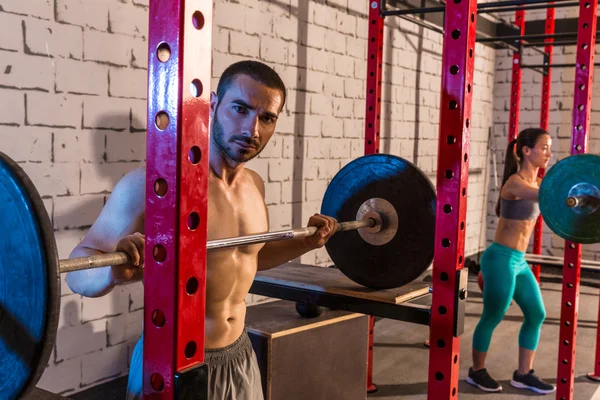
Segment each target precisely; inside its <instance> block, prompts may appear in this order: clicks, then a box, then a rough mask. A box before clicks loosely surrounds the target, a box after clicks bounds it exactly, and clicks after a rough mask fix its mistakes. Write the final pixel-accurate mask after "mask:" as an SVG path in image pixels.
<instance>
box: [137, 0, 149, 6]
mask: <svg viewBox="0 0 600 400" xmlns="http://www.w3.org/2000/svg"><path fill="white" fill-rule="evenodd" d="M133 4H137V5H140V6H145V7H149V6H150V0H133Z"/></svg>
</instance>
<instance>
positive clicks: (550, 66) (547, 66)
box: [521, 63, 600, 68]
mask: <svg viewBox="0 0 600 400" xmlns="http://www.w3.org/2000/svg"><path fill="white" fill-rule="evenodd" d="M576 66H577V64H522V65H521V68H573V67H576ZM598 66H600V63H594V67H598Z"/></svg>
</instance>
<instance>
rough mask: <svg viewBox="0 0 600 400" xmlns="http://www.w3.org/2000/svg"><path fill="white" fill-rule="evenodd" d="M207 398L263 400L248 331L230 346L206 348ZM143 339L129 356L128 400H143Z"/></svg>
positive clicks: (214, 399) (216, 399)
mask: <svg viewBox="0 0 600 400" xmlns="http://www.w3.org/2000/svg"><path fill="white" fill-rule="evenodd" d="M204 361H205V362H206V364H207V365H208V398H209V399H210V400H264V395H263V390H262V383H261V379H260V378H261V377H260V370H259V369H258V362H257V360H256V354H254V349H252V343H251V342H250V337H249V336H248V332H247V331H246V330H245V329H244V332H243V333H242V335H241V336H240V337H239V338H238V339H237V340H236V341H235V342H233V343H232V344H230V345H229V346H227V347H222V348H219V349H206V350H205V351H204ZM142 364H143V336H142V337H141V338H140V340H139V342H138V343H137V344H136V346H135V349H134V351H133V354H132V356H131V366H130V368H129V381H128V383H127V396H126V399H127V400H141V399H142V373H141V371H142Z"/></svg>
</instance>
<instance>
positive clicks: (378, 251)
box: [321, 154, 436, 289]
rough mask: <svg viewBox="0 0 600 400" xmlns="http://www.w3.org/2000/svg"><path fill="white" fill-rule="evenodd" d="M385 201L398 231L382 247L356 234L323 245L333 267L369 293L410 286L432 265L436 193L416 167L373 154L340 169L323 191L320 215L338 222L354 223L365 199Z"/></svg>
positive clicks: (336, 237) (348, 233) (338, 235)
mask: <svg viewBox="0 0 600 400" xmlns="http://www.w3.org/2000/svg"><path fill="white" fill-rule="evenodd" d="M372 198H382V199H384V200H387V201H388V202H390V203H391V204H392V205H393V207H394V209H395V210H396V212H397V214H398V223H399V226H398V231H397V232H396V234H395V236H394V237H393V239H392V240H391V241H389V242H387V243H385V244H383V245H373V244H369V243H367V242H366V241H365V240H363V239H362V237H361V236H360V234H359V233H358V231H357V230H353V231H345V232H339V233H336V234H335V235H333V236H332V237H331V238H330V239H329V241H328V242H327V244H326V245H325V246H326V248H327V251H328V253H329V256H330V257H331V259H332V260H333V262H334V263H335V265H336V266H337V267H338V268H339V269H340V270H341V271H342V272H343V273H344V274H345V275H346V276H347V277H348V278H350V279H352V280H353V281H354V282H356V283H359V284H361V285H363V286H366V287H370V288H374V289H390V288H395V287H399V286H402V285H405V284H408V283H410V282H411V281H413V280H415V279H416V278H417V277H418V276H419V275H421V274H422V273H423V272H424V271H425V270H426V269H427V268H428V267H429V265H430V264H431V262H432V261H433V250H434V242H435V211H436V195H435V189H434V187H433V185H432V183H431V182H430V181H429V179H428V178H427V177H426V176H425V175H424V174H423V172H422V171H421V170H419V169H418V168H417V167H416V166H415V165H413V164H412V163H410V162H409V161H406V160H404V159H402V158H400V157H396V156H392V155H386V154H373V155H368V156H364V157H360V158H358V159H356V160H354V161H352V162H350V163H349V164H347V165H346V166H345V167H344V168H342V169H341V170H340V171H339V172H338V173H337V174H336V175H335V177H334V178H333V180H332V181H331V184H330V185H329V186H328V188H327V190H326V192H325V196H324V198H323V204H322V206H321V213H322V214H324V215H329V216H332V217H334V218H336V219H337V220H338V221H339V222H344V221H354V220H355V219H356V218H357V212H358V210H359V208H360V207H361V205H362V204H363V203H364V202H366V201H367V200H369V199H372Z"/></svg>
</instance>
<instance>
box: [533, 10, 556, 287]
mask: <svg viewBox="0 0 600 400" xmlns="http://www.w3.org/2000/svg"><path fill="white" fill-rule="evenodd" d="M554 10H555V9H554V8H549V9H548V10H546V24H545V26H544V34H546V35H552V34H554ZM553 41H554V39H545V43H547V44H546V46H544V53H545V56H544V62H545V63H548V65H552V51H553V46H552V42H553ZM544 73H545V74H544V77H543V78H542V97H541V100H542V102H541V107H540V109H541V111H540V128H542V129H545V130H546V131H547V130H548V114H549V112H550V84H551V82H552V68H545V69H544ZM544 173H545V170H544V169H543V168H540V170H539V171H538V177H539V178H543V177H544ZM543 223H544V218H543V217H542V216H541V215H540V216H539V217H538V220H537V221H536V224H535V229H534V231H533V254H542V235H543ZM531 269H532V271H533V274H534V275H535V277H536V279H537V281H538V282H539V281H540V265H539V264H534V265H532V266H531Z"/></svg>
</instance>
